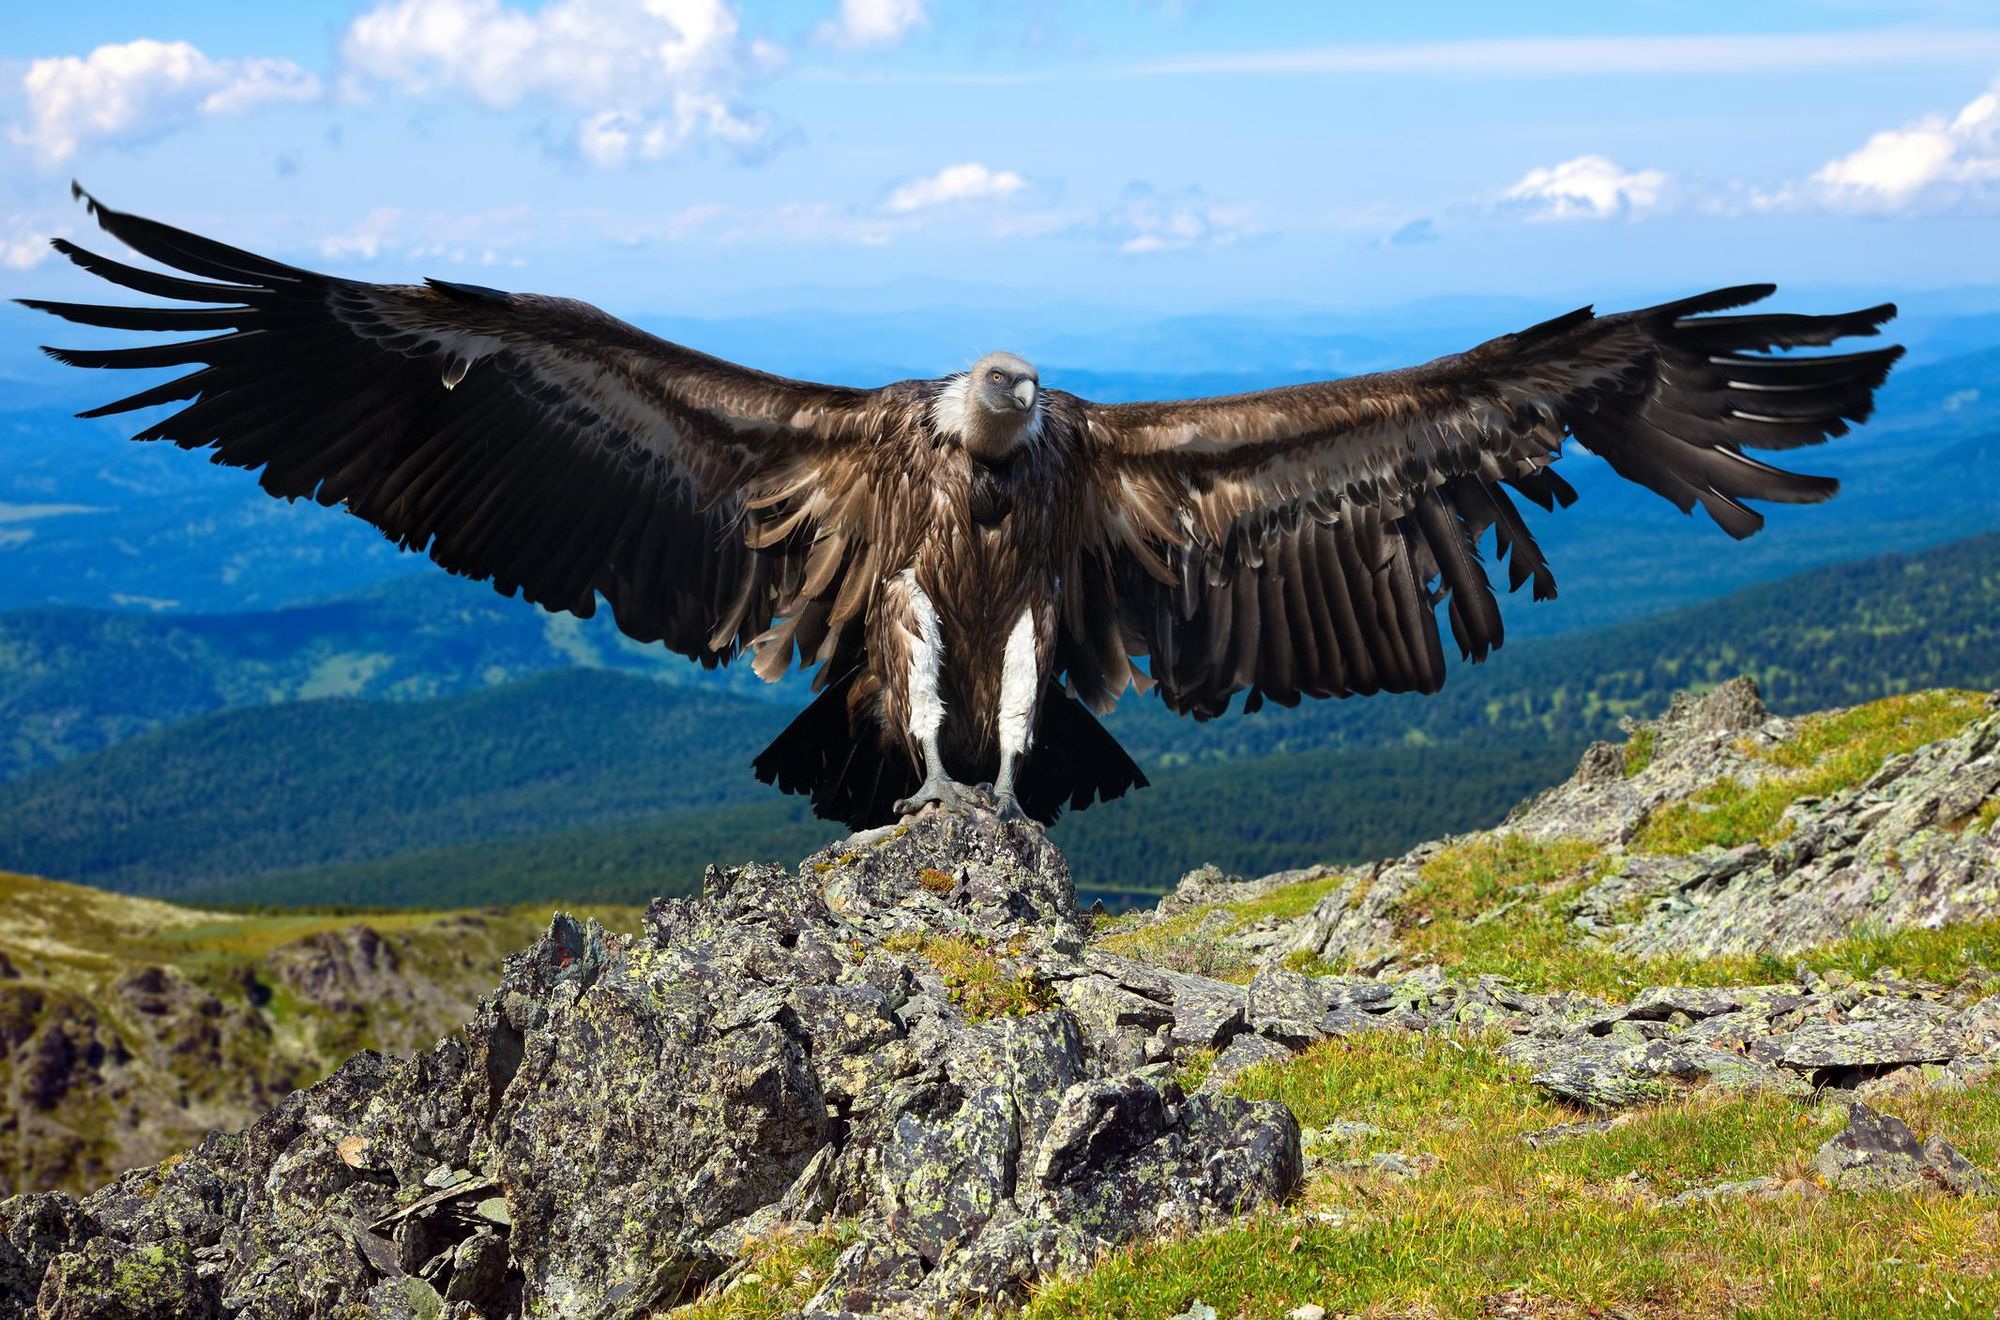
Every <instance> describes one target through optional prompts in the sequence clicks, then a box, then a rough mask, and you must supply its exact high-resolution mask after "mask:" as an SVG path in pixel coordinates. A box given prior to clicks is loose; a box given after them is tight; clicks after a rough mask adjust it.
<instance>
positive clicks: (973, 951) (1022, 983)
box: [883, 932, 1056, 1022]
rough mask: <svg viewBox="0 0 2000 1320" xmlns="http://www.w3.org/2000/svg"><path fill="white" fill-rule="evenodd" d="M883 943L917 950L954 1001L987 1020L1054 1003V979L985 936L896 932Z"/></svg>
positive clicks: (967, 1012)
mask: <svg viewBox="0 0 2000 1320" xmlns="http://www.w3.org/2000/svg"><path fill="white" fill-rule="evenodd" d="M883 947H885V948H887V949H889V950H891V951H892V952H897V953H916V954H919V955H921V956H922V957H923V958H924V959H925V960H926V961H928V962H929V963H930V965H931V966H933V967H935V968H937V971H938V975H939V976H941V977H942V978H944V983H945V986H946V988H947V989H948V990H949V992H950V994H951V1001H952V1002H953V1003H954V1004H957V1005H958V1006H959V1007H960V1008H962V1009H964V1010H965V1015H966V1017H968V1018H970V1019H971V1020H972V1021H974V1022H984V1021H987V1020H988V1019H991V1018H997V1017H1025V1016H1027V1015H1028V1014H1030V1013H1039V1012H1040V1011H1042V1010H1043V1009H1045V1008H1050V1007H1053V1006H1054V1004H1055V1002H1056V996H1055V991H1054V990H1052V989H1051V988H1050V987H1049V984H1048V982H1046V981H1044V980H1042V979H1041V978H1040V977H1038V976H1035V975H1032V974H1031V973H1029V972H1027V971H1025V970H1023V969H1022V968H1020V967H1018V966H1015V965H1013V964H1012V963H1010V962H1009V961H1008V960H1007V959H1005V958H1004V957H1002V956H1001V954H1000V953H996V952H994V950H993V948H992V947H991V946H990V945H988V944H987V943H985V942H984V941H981V940H977V939H973V938H971V937H969V936H964V935H918V934H915V933H914V932H911V933H909V934H903V935H892V936H890V937H889V938H888V939H887V940H885V941H883Z"/></svg>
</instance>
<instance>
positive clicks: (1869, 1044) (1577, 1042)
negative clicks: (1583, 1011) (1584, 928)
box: [1501, 974, 2000, 1110]
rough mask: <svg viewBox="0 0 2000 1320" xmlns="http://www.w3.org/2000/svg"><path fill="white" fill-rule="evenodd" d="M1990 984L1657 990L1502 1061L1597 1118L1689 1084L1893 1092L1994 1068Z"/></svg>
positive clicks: (1546, 1032) (1543, 1031)
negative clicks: (1595, 1113)
mask: <svg viewBox="0 0 2000 1320" xmlns="http://www.w3.org/2000/svg"><path fill="white" fill-rule="evenodd" d="M1836 979H1840V978H1836ZM1985 990H1986V987H1985V986H1984V985H1977V986H1968V987H1966V988H1965V989H1963V990H1961V991H1956V992H1955V991H1952V990H1946V989H1944V988H1943V987H1939V986H1925V985H1919V984H1914V983H1910V982H1905V981H1903V980H1901V979H1900V978H1891V979H1882V980H1873V981H1852V980H1848V981H1847V982H1846V983H1845V984H1841V985H1838V986H1836V985H1831V984H1829V983H1828V982H1827V981H1825V980H1822V979H1821V978H1819V977H1816V976H1812V975H1810V974H1808V975H1807V977H1806V978H1805V979H1804V980H1803V981H1801V982H1799V983H1796V984H1792V985H1768V986H1734V987H1729V988H1715V987H1673V986H1661V987H1654V988H1651V989H1647V990H1643V991H1641V992H1640V993H1639V994H1637V995H1636V996H1634V998H1633V999H1632V1000H1631V1002H1630V1003H1627V1004H1623V1005H1619V1006H1616V1007H1612V1006H1606V1008H1605V1009H1604V1011H1603V1012H1602V1013H1601V1014H1598V1015H1596V1016H1592V1017H1588V1018H1585V1019H1583V1020H1581V1021H1572V1022H1570V1023H1567V1024H1563V1025H1560V1026H1557V1027H1556V1028H1555V1029H1553V1030H1551V1029H1548V1028H1546V1027H1542V1026H1539V1025H1535V1026H1530V1028H1529V1029H1528V1030H1526V1031H1523V1032H1521V1033H1519V1034H1517V1035H1516V1036H1515V1037H1514V1038H1513V1039H1512V1040H1511V1041H1509V1042H1508V1043H1507V1044H1506V1045H1505V1046H1503V1047H1502V1049H1501V1053H1502V1054H1503V1055H1505V1056H1507V1057H1508V1058H1511V1059H1513V1060H1514V1061H1515V1062H1517V1063H1520V1064H1523V1065H1524V1066H1526V1067H1528V1068H1530V1069H1532V1070H1533V1071H1532V1079H1533V1081H1534V1083H1535V1084H1536V1085H1537V1086H1539V1087H1541V1088H1542V1089H1543V1090H1545V1091H1547V1092H1548V1093H1549V1094H1551V1095H1553V1096H1555V1097H1557V1098H1558V1099H1561V1100H1566V1101H1568V1102H1570V1103H1571V1104H1575V1105H1577V1106H1579V1107H1582V1108H1585V1109H1593V1110H1612V1109H1622V1108H1625V1107H1628V1106H1632V1105H1638V1104H1647V1103H1652V1102H1655V1101H1659V1100H1663V1099H1667V1098H1669V1097H1671V1096H1672V1095H1674V1094H1675V1093H1677V1092H1679V1091H1683V1090H1687V1089H1690V1088H1693V1087H1717V1088H1721V1089H1724V1090H1752V1089H1759V1088H1764V1089H1771V1090H1777V1091H1783V1092H1788V1093H1790V1094H1794V1095H1800V1096H1805V1095H1810V1094H1812V1093H1813V1092H1815V1091H1819V1090H1822V1089H1826V1088H1833V1089H1836V1090H1845V1091H1851V1092H1854V1093H1855V1094H1858V1095H1861V1096H1870V1095H1874V1096H1881V1095H1893V1094H1895V1093H1896V1092H1897V1091H1898V1090H1900V1089H1902V1088H1904V1087H1906V1086H1908V1085H1910V1084H1911V1083H1912V1082H1913V1081H1922V1082H1924V1083H1926V1084H1932V1085H1937V1084H1945V1085H1961V1086H1962V1085H1967V1084H1970V1083H1973V1082H1979V1081H1984V1080H1985V1079H1986V1078H1988V1077H1991V1076H1992V1075H1993V1074H1994V1073H1995V1072H1996V1070H2000V1050H1996V1049H1995V1043H1996V1039H2000V1032H1996V1030H1995V1028H1996V1025H2000V1011H1996V1010H2000V1001H1996V1000H1993V999H1988V998H1977V997H1976V996H1980V995H1983V994H1984V992H1985ZM1968 1000H1971V1002H1970V1004H1969V1006H1968V1004H1967V1001H1968Z"/></svg>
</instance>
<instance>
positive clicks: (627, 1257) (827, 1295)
mask: <svg viewBox="0 0 2000 1320" xmlns="http://www.w3.org/2000/svg"><path fill="white" fill-rule="evenodd" d="M1086 934H1087V929H1086V926H1085V919H1084V918H1083V917H1082V916H1081V915H1080V914H1078V913H1077V911H1076V909H1075V893H1074V890H1073V888H1072V886H1071V883H1070V879H1069V875H1068V871H1067V868H1066V866H1065V865H1064V863H1063V860H1062V858H1061V855H1060V854H1059V853H1058V852H1057V851H1056V850H1055V849H1054V848H1053V847H1052V846H1051V845H1050V844H1049V843H1048V841H1047V839H1046V838H1045V837H1044V836H1043V835H1042V833H1041V831H1040V830H1039V829H1037V828H1034V827H1032V826H1026V825H1019V824H1003V823H1001V822H999V821H997V820H995V819H993V818H992V817H990V816H977V815H975V816H932V817H928V818H926V819H924V820H922V821H920V822H917V823H916V824H914V825H913V826H911V827H909V828H908V829H905V830H897V831H893V832H889V833H887V834H884V835H881V836H879V837H874V838H867V837H857V838H856V839H855V840H852V841H849V842H848V843H846V844H843V845H840V846H838V847H837V848H835V849H833V850H830V851H828V852H825V853H822V854H819V855H817V856H815V857H813V858H810V859H808V860H807V862H806V863H804V864H803V865H802V866H801V867H800V868H799V869H798V871H797V872H795V873H788V872H786V871H784V870H782V869H780V868H777V867H773V866H755V867H747V868H742V869H739V870H734V871H729V872H714V873H711V876H710V880H709V884H708V887H707V892H706V893H705V894H704V895H703V896H702V897H700V898H698V899H691V900H662V901H660V902H657V903H655V904H654V906H653V908H652V910H651V911H650V912H649V913H648V915H647V918H646V923H645V929H644V930H642V931H639V932H637V933H634V934H614V933H611V932H607V931H605V930H603V929H601V928H599V927H597V926H596V925H594V924H588V925H579V924H577V923H575V922H573V921H570V920H568V919H567V918H562V919H558V921H557V922H556V923H555V925H554V926H553V927H552V928H551V929H550V930H549V932H548V935H547V937H546V938H545V939H543V940H542V942H541V943H540V944H538V945H537V946H535V947H534V948H532V949H530V950H529V951H527V952H526V953H524V954H522V955H519V956H518V957H516V958H515V959H513V960H512V961H511V962H510V963H509V965H508V968H507V972H506V975H505V979H504V981H503V983H502V985H501V987H500V989H499V990H498V992H496V993H495V994H494V995H492V996H491V997H489V998H488V999H487V1000H486V1001H485V1002H484V1003H483V1004H482V1005H481V1007H480V1010H479V1013H478V1015H477V1017H476V1018H475V1020H474V1021H473V1022H472V1023H470V1024H469V1025H468V1026H467V1027H466V1028H465V1029H464V1030H463V1031H462V1032H460V1033H458V1034H456V1035H454V1036H452V1037H450V1038H448V1039H447V1040H445V1041H443V1042H442V1043H440V1044H439V1045H438V1046H437V1047H436V1048H435V1049H433V1050H430V1051H429V1052H427V1053H425V1054H422V1055H420V1056H418V1057H417V1058H415V1059H413V1060H410V1061H409V1062H407V1063H399V1062H394V1061H391V1060H387V1059H384V1058H383V1057H381V1056H379V1055H374V1054H363V1055H360V1056H357V1057H356V1058H355V1059H353V1060H351V1061H350V1062H349V1063H348V1064H347V1065H346V1066H345V1067H343V1068H342V1069H341V1070H340V1071H339V1072H338V1073H336V1074H335V1075H334V1076H333V1077H331V1078H329V1079H328V1080H327V1081H325V1082H323V1083H321V1084H320V1085H318V1086H316V1087H313V1088H312V1089H310V1090H308V1091H303V1092H299V1093H295V1094H294V1095H292V1096H291V1097H289V1098H288V1099H287V1100H286V1101H285V1102H284V1103H282V1104H281V1105H279V1107H278V1108H277V1109H275V1110H274V1111H273V1112H272V1113H270V1114H269V1115H267V1116H266V1117H264V1118H263V1119H262V1120H260V1121H259V1122H258V1123H256V1124H255V1125H254V1126H252V1127H251V1128H250V1129H249V1130H248V1131H246V1132H244V1133H242V1134H241V1135H238V1136H214V1137H211V1138H210V1139H209V1140H208V1141H207V1142H205V1143H204V1144H203V1145H202V1146H200V1147H198V1148H197V1149H196V1150H195V1151H193V1152H192V1153H190V1154H189V1155H188V1156H186V1157H185V1158H183V1159H180V1160H178V1161H177V1162H172V1163H171V1164H170V1165H167V1166H162V1167H160V1168H158V1169H151V1170H145V1171H142V1172H139V1173H135V1174H131V1175H128V1176H127V1177H125V1178H123V1179H121V1180H119V1181H118V1182H117V1183H114V1184H113V1185H111V1186H110V1187H107V1188H105V1189H104V1190H102V1191H100V1192H98V1193H96V1194H94V1195H92V1196H90V1197H88V1198H86V1199H85V1200H84V1201H83V1202H82V1203H81V1205H80V1206H76V1207H74V1208H73V1209H72V1210H71V1211H70V1213H71V1215H72V1220H73V1224H74V1227H75V1231H74V1232H71V1233H69V1234H68V1235H67V1236H61V1235H52V1234H49V1233H40V1234H39V1235H36V1234H28V1235H27V1237H26V1240H24V1241H15V1238H14V1237H13V1236H12V1235H10V1237H9V1241H10V1242H13V1243H14V1247H13V1249H14V1251H15V1254H16V1255H17V1256H19V1257H20V1258H21V1260H22V1261H23V1262H25V1265H24V1267H23V1268H21V1269H19V1270H17V1272H16V1274H17V1276H18V1277H23V1278H25V1277H28V1276H30V1275H33V1274H34V1273H35V1269H34V1267H35V1266H36V1265H37V1264H38V1263H39V1264H40V1265H42V1266H43V1267H45V1273H44V1274H43V1275H42V1276H40V1277H39V1281H38V1283H37V1292H36V1296H37V1297H38V1299H39V1300H38V1302H37V1303H36V1304H37V1305H39V1307H40V1313H41V1314H44V1315H54V1314H61V1315H64V1316H76V1317H84V1316H110V1315H114V1314H125V1313H126V1312H122V1311H119V1310H117V1309H116V1307H117V1305H118V1304H119V1303H117V1302H115V1300H114V1297H113V1294H114V1292H115V1291H116V1287H118V1286H123V1285H119V1284H117V1283H116V1281H117V1280H119V1279H125V1280H127V1281H128V1282H129V1280H130V1279H131V1278H132V1277H134V1276H135V1272H136V1273H141V1274H146V1275H147V1277H157V1278H159V1279H161V1280H163V1281H171V1282H170V1284H168V1283H163V1284H162V1286H163V1287H166V1286H171V1288H172V1290H173V1291H174V1293H175V1296H176V1299H177V1300H176V1301H175V1302H174V1305H175V1306H178V1307H181V1308H183V1309H182V1310H177V1311H168V1310H164V1309H162V1310H156V1311H155V1310H147V1311H142V1312H137V1313H138V1314H147V1315H152V1314H160V1315H167V1314H173V1315H182V1314H186V1315H190V1316H207V1315H222V1314H229V1315H242V1316H255V1317H281V1316H283V1317H290V1316H300V1317H304V1316H307V1315H328V1314H337V1313H345V1312H344V1310H343V1308H346V1309H347V1310H352V1311H353V1312H354V1313H356V1314H361V1313H366V1314H370V1315H406V1314H407V1315H426V1314H428V1315H435V1314H452V1315H458V1316H470V1315H475V1314H476V1315H481V1316H501V1315H522V1316H562V1317H591V1316H627V1315H635V1314H640V1313H642V1312H643V1311H644V1310H646V1309H647V1308H649V1307H656V1306H661V1305H665V1304H668V1303H671V1302H673V1301H675V1300H677V1299H681V1298H684V1297H687V1296H690V1295H692V1294H693V1293H694V1292H696V1291H698V1290H699V1289H700V1288H701V1287H702V1286H703V1285H704V1284H708V1283H712V1282H714V1281H716V1280H717V1279H718V1278H720V1276H722V1275H724V1274H725V1273H726V1272H727V1271H728V1270H730V1269H731V1268H732V1266H733V1264H734V1262H735V1261H736V1260H737V1259H738V1256H739V1249H740V1248H741V1247H742V1246H743V1244H744V1243H745V1242H746V1241H748V1240H750V1239H752V1238H754V1237H756V1236H757V1235H759V1234H762V1233H765V1232H768V1231H769V1230H771V1229H772V1228H773V1227H775V1226H777V1225H779V1224H782V1223H786V1222H795V1221H818V1220H826V1219H839V1220H844V1221H855V1222H858V1223H859V1224H861V1225H864V1226H865V1228H864V1231H863V1232H861V1234H860V1235H859V1239H858V1241H857V1242H856V1244H855V1245H854V1246H853V1247H852V1248H850V1249H849V1250H848V1251H847V1252H846V1254H845V1255H843V1256H842V1257H841V1258H840V1260H839V1262H838V1264H837V1265H836V1266H835V1268H834V1270H833V1274H832V1278H831V1279H830V1281H829V1282H828V1283H827V1285H826V1287H825V1289H824V1291H823V1292H822V1294H821V1296H820V1297H819V1298H817V1299H815V1301H814V1302H813V1304H812V1305H813V1307H814V1308H815V1309H820V1310H824V1311H828V1312H862V1313H868V1312H881V1311H885V1310H888V1309H891V1308H894V1307H896V1306H899V1305H904V1306H915V1307H918V1308H927V1307H934V1306H937V1305H941V1304H945V1303H977V1302H982V1301H988V1302H1005V1301H1009V1300H1015V1301H1017V1300H1019V1299H1020V1298H1021V1297H1022V1296H1023V1292H1024V1289H1025V1287H1026V1286H1027V1285H1028V1283H1029V1282H1031V1281H1032V1280H1033V1279H1035V1278H1037V1277H1040V1276H1041V1275H1044V1274H1046V1273H1049V1272H1051V1271H1053V1270H1055V1269H1058V1268H1062V1267H1073V1266H1076V1265H1079V1264H1081V1263H1083V1262H1084V1261H1086V1260H1088V1259H1089V1258H1090V1257H1091V1256H1093V1255H1094V1254H1095V1253H1096V1252H1098V1251H1100V1250H1102V1249H1104V1248H1105V1247H1106V1246H1108V1245H1110V1244H1115V1243H1118V1242H1122V1241H1125V1240H1127V1239H1129V1238H1131V1237H1133V1236H1135V1235H1138V1234H1141V1233H1153V1232H1159V1231H1162V1230H1166V1229H1173V1228H1181V1227H1194V1226H1198V1225H1201V1224H1204V1223H1209V1222H1212V1221H1215V1220H1217V1219H1219V1218H1222V1217H1225V1216H1228V1215H1232V1214H1235V1213H1238V1212H1240V1211H1243V1210H1246V1209H1249V1208H1251V1207H1254V1206H1257V1205H1262V1204H1267V1203H1271V1202H1274V1201H1278V1200H1281V1199H1283V1198H1284V1197H1286V1196H1288V1195H1289V1194H1290V1193H1291V1191H1292V1189H1293V1187H1294V1186H1295V1185H1296V1183H1297V1182H1298V1180H1299V1177H1300V1169H1301V1157H1300V1151H1299V1131H1298V1126H1297V1124H1296V1123H1295V1122H1294V1121H1293V1119H1292V1117H1291V1115H1290V1113H1289V1112H1288V1111H1286V1110H1285V1109H1284V1108H1283V1107H1282V1106H1279V1105H1276V1104H1271V1103H1253V1102H1250V1101H1247V1100H1243V1099H1239V1098H1236V1097H1234V1096H1230V1095H1226V1094H1223V1093H1221V1092H1220V1091H1218V1090H1214V1089H1210V1090H1204V1091H1200V1092H1198V1093H1195V1094H1187V1093H1185V1092H1183V1090H1182V1089H1181V1087H1180V1086H1179V1085H1178V1084H1177V1083H1176V1082H1175V1080H1174V1079H1173V1077H1172V1060H1173V1059H1174V1058H1176V1057H1178V1056H1180V1055H1183V1054H1185V1053H1186V1052H1188V1051H1191V1050H1193V1049H1207V1048H1212V1047H1214V1046H1215V1045H1216V1044H1217V1043H1226V1042H1227V1041H1229V1040H1230V1039H1232V1038H1233V1037H1235V1036H1238V1035H1243V1034H1245V1033H1254V1032H1256V1031H1259V1030H1262V1031H1266V1032H1277V1033H1279V1034H1280V1035H1283V1034H1287V1033H1293V1034H1295V1033H1296V1032H1298V1031H1300V1030H1317V1028H1318V1024H1319V1022H1320V1020H1321V1019H1324V1018H1327V1017H1329V1015H1331V1017H1332V1018H1335V1019H1338V1018H1339V1017H1340V1015H1341V1014H1343V1013H1347V1012H1353V1013H1365V1012H1367V1011H1368V1004H1369V1003H1372V1002H1373V1000H1372V998H1370V997H1369V996H1366V995H1362V996H1355V997H1352V998H1353V1002H1352V1003H1349V1002H1348V1000H1347V999H1343V1000H1342V1002H1341V1004H1338V1005H1337V1004H1334V1003H1333V1002H1331V1001H1330V1000H1325V999H1324V998H1323V997H1313V998H1311V999H1310V1002H1308V1000H1307V999H1305V998H1301V997H1300V996H1299V995H1298V993H1297V991H1298V987H1296V986H1288V985H1287V986H1278V985H1272V986H1256V985H1253V986H1252V987H1250V988H1249V989H1248V991H1246V990H1245V989H1244V988H1242V987H1238V986H1230V985H1225V984H1223V983H1221V982H1211V981H1207V980H1206V979H1204V978H1199V977H1190V976H1167V975H1162V974H1160V973H1156V972H1154V971H1152V970H1151V969H1148V968H1146V967H1144V966H1142V965H1140V964H1137V963H1130V962H1128V961H1127V960H1121V959H1117V958H1113V957H1110V956H1108V955H1103V954H1100V953H1092V952H1087V951H1086V948H1085V936H1086ZM1267 991H1268V993H1267ZM1315 993H1316V994H1317V992H1315ZM1371 994H1372V992H1371ZM1301 1014H1309V1015H1317V1016H1315V1018H1314V1021H1313V1023H1311V1024H1303V1025H1302V1024H1301V1022H1300V1019H1299V1015H1301ZM1269 1038H1270V1037H1268V1036H1267V1037H1266V1039H1269ZM1280 1048H1282V1047H1280ZM17 1204H19V1203H8V1205H9V1206H15V1205H17ZM59 1204H63V1205H67V1203H66V1202H59ZM0 1213H4V1212H0ZM14 1301H15V1304H16V1305H17V1307H22V1308H25V1307H26V1306H27V1305H28V1304H29V1299H28V1298H27V1297H25V1296H22V1295H21V1294H20V1293H19V1292H18V1291H17V1292H16V1294H15V1297H14ZM162 1305H164V1303H162Z"/></svg>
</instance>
